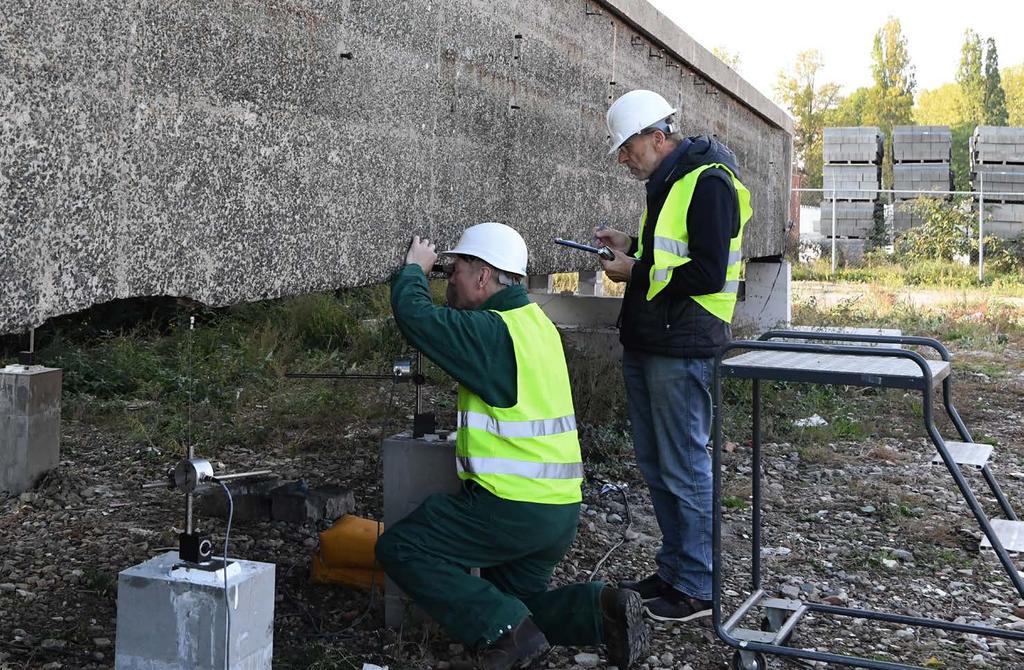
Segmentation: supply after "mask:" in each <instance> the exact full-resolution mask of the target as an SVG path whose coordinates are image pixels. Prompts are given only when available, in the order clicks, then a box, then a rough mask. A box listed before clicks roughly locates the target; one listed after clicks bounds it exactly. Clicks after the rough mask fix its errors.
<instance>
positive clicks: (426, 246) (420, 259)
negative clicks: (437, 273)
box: [405, 235, 437, 275]
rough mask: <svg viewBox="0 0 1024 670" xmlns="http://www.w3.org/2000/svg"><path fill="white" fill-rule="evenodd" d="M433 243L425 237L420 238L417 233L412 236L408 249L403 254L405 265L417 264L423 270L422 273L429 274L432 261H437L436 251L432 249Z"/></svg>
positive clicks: (432, 265)
mask: <svg viewBox="0 0 1024 670" xmlns="http://www.w3.org/2000/svg"><path fill="white" fill-rule="evenodd" d="M434 248H435V245H434V243H433V242H431V241H430V240H428V239H427V238H425V237H424V238H423V239H422V240H421V239H420V236H419V235H413V236H412V244H410V245H409V251H408V252H406V254H405V264H406V265H418V266H420V268H421V269H422V270H423V274H425V275H426V274H430V270H431V269H432V268H433V267H434V263H436V262H437V252H436V251H434Z"/></svg>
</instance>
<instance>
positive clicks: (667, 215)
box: [636, 163, 754, 323]
mask: <svg viewBox="0 0 1024 670" xmlns="http://www.w3.org/2000/svg"><path fill="white" fill-rule="evenodd" d="M710 168H719V169H721V170H724V171H725V172H726V173H727V174H728V175H729V177H731V178H732V184H733V186H734V187H735V188H736V198H737V200H738V201H739V209H740V228H739V231H738V232H737V233H736V236H735V237H733V238H732V239H731V240H730V241H729V264H728V266H727V268H726V271H725V286H724V287H723V288H722V290H721V291H719V292H718V293H708V294H705V295H695V296H691V297H692V298H693V299H694V300H696V301H697V303H698V304H699V305H701V306H702V307H703V308H704V309H706V310H707V311H708V312H710V313H711V314H713V315H715V316H717V317H718V318H719V319H721V320H722V321H725V322H726V323H731V322H732V313H733V311H734V310H735V308H736V291H737V290H738V289H739V284H740V282H739V280H740V270H741V269H742V266H743V263H742V261H743V255H742V249H741V247H742V244H743V227H744V226H745V225H746V224H747V221H749V220H750V217H751V216H753V214H754V210H753V209H751V207H750V191H748V190H747V187H746V186H744V185H743V184H742V183H741V182H740V180H739V179H737V178H736V175H734V174H733V173H732V170H730V169H729V168H728V166H726V165H722V164H721V163H711V164H708V165H701V166H700V167H698V168H697V169H695V170H693V171H692V172H689V173H687V174H686V176H684V177H683V178H682V179H680V180H679V181H677V182H676V183H675V184H673V185H672V189H671V190H670V191H669V193H668V198H666V199H665V204H664V205H663V206H662V208H661V213H660V214H658V220H657V221H656V222H655V224H654V264H653V265H652V266H651V276H650V288H649V289H648V290H647V299H648V300H654V297H655V296H656V295H658V294H659V293H660V292H661V291H662V289H664V288H665V287H666V286H668V283H669V282H670V281H671V280H672V270H673V269H674V268H677V267H679V266H680V265H684V264H686V263H689V262H690V260H691V259H690V256H689V244H688V242H689V236H688V235H687V231H686V216H687V212H689V210H690V201H691V200H693V191H694V189H695V188H697V178H698V177H700V175H701V173H703V172H704V171H705V170H708V169H710ZM646 223H647V210H646V209H644V213H643V216H642V217H641V218H640V233H639V243H638V247H637V251H636V257H637V258H640V256H641V254H642V253H643V239H644V225H645V224H646Z"/></svg>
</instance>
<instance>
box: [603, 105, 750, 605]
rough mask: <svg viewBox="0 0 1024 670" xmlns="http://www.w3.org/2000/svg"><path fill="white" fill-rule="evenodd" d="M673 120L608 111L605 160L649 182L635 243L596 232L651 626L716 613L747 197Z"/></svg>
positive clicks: (615, 108)
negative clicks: (637, 487) (621, 388)
mask: <svg viewBox="0 0 1024 670" xmlns="http://www.w3.org/2000/svg"><path fill="white" fill-rule="evenodd" d="M675 113H676V110H675V109H673V108H672V107H671V106H670V105H669V104H668V102H667V101H666V100H665V99H664V98H663V97H661V96H660V95H658V94H657V93H654V92H653V91H644V90H636V91H630V92H629V93H626V94H625V95H623V96H622V97H621V98H619V99H618V100H616V101H615V102H614V103H612V106H611V108H610V109H609V110H608V134H609V135H610V136H611V151H610V152H609V153H610V154H616V155H617V156H618V162H619V163H620V164H623V165H625V166H626V167H627V168H628V169H629V173H630V175H632V177H633V178H634V179H637V180H640V181H643V182H645V185H646V190H647V206H646V208H645V209H644V214H643V216H642V217H641V219H640V230H639V232H638V233H637V236H636V237H631V236H630V235H627V234H626V233H624V232H621V231H618V230H612V229H598V230H595V231H594V234H595V235H596V237H597V238H598V240H599V242H600V243H602V244H604V245H605V246H608V247H611V248H612V249H613V250H614V251H615V258H614V259H613V260H610V261H602V265H603V266H604V270H605V272H607V273H608V276H609V277H610V278H611V279H612V280H613V281H619V282H623V281H624V282H628V283H627V285H626V291H625V295H624V297H623V300H622V312H621V314H620V316H619V323H620V328H621V331H620V335H619V339H620V340H621V342H622V347H623V355H622V367H623V376H624V377H625V382H626V393H627V398H628V400H629V416H630V421H631V422H632V426H633V448H634V449H635V451H636V460H637V465H638V466H639V468H640V471H641V472H642V473H643V476H644V479H645V480H646V482H647V485H648V487H649V488H650V491H651V501H652V503H653V505H654V513H655V516H656V517H657V519H658V526H659V527H660V529H661V534H662V544H661V549H660V550H659V551H658V555H657V557H656V563H657V567H656V570H655V571H654V573H653V574H651V575H648V576H647V577H644V578H643V579H640V580H639V581H634V582H620V583H619V586H620V587H623V588H629V589H633V590H635V591H637V592H638V593H639V594H640V596H641V597H642V598H643V599H644V601H645V610H646V612H647V614H648V615H649V616H651V617H652V618H654V619H657V620H659V621H692V620H694V619H698V618H700V617H705V616H708V615H710V614H711V561H712V560H713V558H714V557H713V556H712V555H711V553H712V552H711V523H712V519H711V510H712V504H711V502H712V501H711V489H712V480H711V458H710V455H709V454H708V451H707V444H708V438H709V434H710V428H711V411H712V407H711V394H710V392H709V390H708V385H709V382H710V379H711V373H712V365H713V357H714V355H715V354H716V352H717V351H718V349H719V348H720V347H721V346H722V345H723V344H725V343H726V342H728V341H729V340H730V339H731V337H732V333H731V330H730V327H729V323H730V322H731V321H732V313H733V308H734V307H735V305H736V289H737V287H738V284H739V278H740V267H741V255H740V246H741V242H742V239H743V226H744V224H746V222H747V221H748V220H749V219H750V216H751V214H752V210H751V208H750V193H749V192H748V191H747V189H746V187H744V186H743V184H742V183H740V180H739V170H738V169H737V166H736V156H735V155H734V154H733V153H732V151H730V150H729V148H728V147H726V146H725V145H724V144H722V143H721V142H719V141H718V140H716V139H714V138H713V137H706V136H701V137H683V136H682V135H681V134H680V133H679V131H678V129H677V126H676V125H675V122H674V117H673V115H674V114H675Z"/></svg>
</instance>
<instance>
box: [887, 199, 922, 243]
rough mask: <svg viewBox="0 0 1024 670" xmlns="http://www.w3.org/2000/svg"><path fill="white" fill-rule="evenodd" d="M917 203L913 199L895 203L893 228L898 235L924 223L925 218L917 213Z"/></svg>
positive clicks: (893, 207)
mask: <svg viewBox="0 0 1024 670" xmlns="http://www.w3.org/2000/svg"><path fill="white" fill-rule="evenodd" d="M915 205H916V203H915V201H913V200H900V201H899V202H896V203H893V206H892V228H893V230H894V231H895V233H896V234H897V235H898V234H900V233H905V232H907V231H908V230H910V229H911V228H917V227H918V226H920V225H923V224H924V219H923V218H922V217H921V215H920V214H918V213H917V208H916V206H915Z"/></svg>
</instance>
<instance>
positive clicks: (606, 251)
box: [555, 237, 615, 261]
mask: <svg viewBox="0 0 1024 670" xmlns="http://www.w3.org/2000/svg"><path fill="white" fill-rule="evenodd" d="M555 244H561V245H562V246H566V247H570V248H572V249H579V250H580V251H589V252H590V253H592V254H597V255H598V256H600V257H601V258H603V259H604V260H606V261H610V260H614V259H615V252H614V251H612V250H611V248H609V247H592V246H590V245H589V244H580V243H579V242H573V241H572V240H563V239H562V238H561V237H556V238H555Z"/></svg>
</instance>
